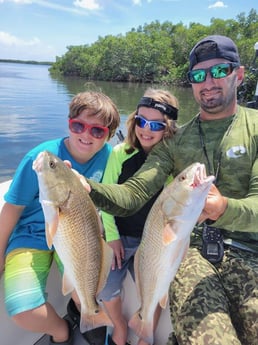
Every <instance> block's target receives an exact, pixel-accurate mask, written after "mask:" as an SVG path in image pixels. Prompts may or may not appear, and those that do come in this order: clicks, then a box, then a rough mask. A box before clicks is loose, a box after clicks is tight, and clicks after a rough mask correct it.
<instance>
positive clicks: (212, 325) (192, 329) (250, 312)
mask: <svg viewBox="0 0 258 345" xmlns="http://www.w3.org/2000/svg"><path fill="white" fill-rule="evenodd" d="M170 304H171V305H170V308H171V319H172V324H173V327H174V330H175V334H176V338H177V340H178V343H179V344H184V345H209V344H211V345H240V344H244V345H257V344H258V254H256V253H251V252H247V251H243V250H238V249H236V248H227V249H226V250H225V255H224V258H223V261H222V262H221V263H219V264H216V265H212V264H211V263H209V262H208V261H207V260H206V259H204V258H203V257H202V256H201V254H200V250H198V249H197V248H193V247H191V248H190V249H189V251H188V254H187V257H186V259H185V260H184V261H183V262H182V264H181V266H180V268H179V271H178V273H177V275H176V277H175V280H174V281H173V283H172V284H171V286H170ZM167 344H173V342H172V338H171V339H170V340H169V342H168V343H167Z"/></svg>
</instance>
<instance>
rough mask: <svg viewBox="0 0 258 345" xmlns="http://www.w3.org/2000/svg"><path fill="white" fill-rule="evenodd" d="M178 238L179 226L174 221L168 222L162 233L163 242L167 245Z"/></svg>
mask: <svg viewBox="0 0 258 345" xmlns="http://www.w3.org/2000/svg"><path fill="white" fill-rule="evenodd" d="M176 239H177V228H176V226H175V224H173V223H167V224H166V225H165V227H164V230H163V233H162V243H163V244H164V245H165V246H167V245H169V244H170V243H171V242H173V241H175V240H176Z"/></svg>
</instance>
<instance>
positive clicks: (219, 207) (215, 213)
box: [198, 184, 228, 224]
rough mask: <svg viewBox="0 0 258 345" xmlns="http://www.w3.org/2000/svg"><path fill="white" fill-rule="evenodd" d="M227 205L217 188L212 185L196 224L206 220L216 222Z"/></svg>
mask: <svg viewBox="0 0 258 345" xmlns="http://www.w3.org/2000/svg"><path fill="white" fill-rule="evenodd" d="M227 205H228V200H227V198H226V197H224V196H223V195H221V193H220V191H219V190H218V188H217V187H216V186H215V185H214V184H212V185H211V188H210V191H209V193H208V196H207V199H206V202H205V205H204V208H203V210H202V213H201V215H200V217H199V219H198V223H199V224H200V223H202V222H204V221H205V220H206V219H211V220H215V221H216V220H217V219H218V218H219V217H220V216H221V215H222V214H223V213H224V212H225V210H226V208H227Z"/></svg>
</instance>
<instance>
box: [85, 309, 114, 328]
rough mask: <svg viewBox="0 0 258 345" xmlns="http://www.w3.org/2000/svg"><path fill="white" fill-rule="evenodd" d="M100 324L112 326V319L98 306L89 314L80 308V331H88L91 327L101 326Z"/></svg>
mask: <svg viewBox="0 0 258 345" xmlns="http://www.w3.org/2000/svg"><path fill="white" fill-rule="evenodd" d="M101 326H110V327H114V325H113V323H112V321H111V320H110V318H109V316H108V315H107V314H106V312H105V311H104V310H103V309H101V308H98V310H96V312H95V313H94V314H92V315H89V314H88V313H87V311H85V312H84V311H82V310H81V321H80V332H81V333H84V332H87V331H90V330H91V329H94V328H97V327H101Z"/></svg>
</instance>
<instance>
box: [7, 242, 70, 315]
mask: <svg viewBox="0 0 258 345" xmlns="http://www.w3.org/2000/svg"><path fill="white" fill-rule="evenodd" d="M53 260H54V261H55V262H56V263H57V266H58V269H59V271H60V272H61V274H62V273H63V265H62V263H61V261H60V259H59V257H58V255H57V254H56V252H55V251H49V250H38V249H31V248H20V249H16V250H13V251H12V252H10V253H9V254H8V255H7V257H6V261H5V273H4V290H5V306H6V310H7V313H8V314H9V315H10V316H13V315H16V314H19V313H21V312H24V311H27V310H31V309H34V308H37V307H39V306H41V305H42V304H44V303H46V300H47V294H46V291H45V290H46V283H47V278H48V275H49V271H50V268H51V265H52V262H53Z"/></svg>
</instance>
